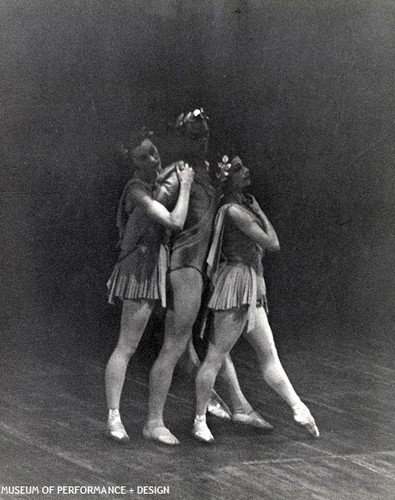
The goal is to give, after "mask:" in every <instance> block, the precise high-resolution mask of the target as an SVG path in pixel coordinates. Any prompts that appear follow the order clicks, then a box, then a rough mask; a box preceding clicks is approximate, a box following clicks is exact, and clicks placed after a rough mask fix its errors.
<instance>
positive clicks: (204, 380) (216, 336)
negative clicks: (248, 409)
mask: <svg viewBox="0 0 395 500" xmlns="http://www.w3.org/2000/svg"><path fill="white" fill-rule="evenodd" d="M245 324H246V309H245V308H243V309H233V310H230V311H216V312H215V315H214V332H213V336H212V339H211V341H210V344H209V348H208V351H207V355H206V359H205V360H204V362H203V364H202V366H201V367H200V369H199V372H198V375H197V377H196V415H205V414H206V410H207V404H208V400H209V397H210V393H211V390H212V388H213V387H214V383H215V379H216V378H217V375H218V372H219V370H220V369H221V366H222V365H223V363H224V362H225V360H226V358H227V356H228V355H229V352H230V351H231V349H232V347H233V346H234V345H235V343H236V342H237V340H238V339H239V337H240V335H241V334H242V331H243V328H244V326H245Z"/></svg>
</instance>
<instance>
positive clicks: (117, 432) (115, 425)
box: [106, 420, 130, 443]
mask: <svg viewBox="0 0 395 500" xmlns="http://www.w3.org/2000/svg"><path fill="white" fill-rule="evenodd" d="M106 436H107V437H108V438H110V439H113V440H114V441H117V442H118V443H128V442H129V441H130V438H129V436H128V434H127V432H126V430H125V427H124V426H123V423H122V422H121V420H115V421H113V422H111V421H109V422H107V429H106Z"/></svg>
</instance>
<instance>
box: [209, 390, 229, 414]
mask: <svg viewBox="0 0 395 500" xmlns="http://www.w3.org/2000/svg"><path fill="white" fill-rule="evenodd" d="M207 413H209V414H210V415H214V417H218V418H223V419H224V420H230V419H231V413H230V410H229V408H228V406H227V405H226V403H225V402H224V401H222V399H221V398H220V397H219V396H218V394H217V393H216V392H215V391H212V392H211V395H210V400H209V402H208V405H207Z"/></svg>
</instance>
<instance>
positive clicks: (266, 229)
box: [228, 205, 280, 252]
mask: <svg viewBox="0 0 395 500" xmlns="http://www.w3.org/2000/svg"><path fill="white" fill-rule="evenodd" d="M259 210H260V213H259V215H258V214H257V215H258V217H259V219H260V222H261V223H262V226H263V227H261V226H260V225H259V224H258V223H257V222H256V221H254V220H253V218H252V217H251V216H250V215H249V214H248V212H247V211H246V210H245V209H243V208H242V207H241V206H238V205H231V206H230V207H229V210H228V217H229V220H230V222H232V223H233V224H234V225H235V226H236V227H237V228H238V229H240V231H242V232H243V233H244V234H246V235H247V236H248V237H249V238H251V239H252V240H253V241H255V243H257V244H258V245H259V246H260V247H261V248H262V249H264V250H270V251H272V252H278V251H279V250H280V243H279V241H278V237H277V234H276V231H275V230H274V228H273V226H272V225H271V223H270V221H269V219H268V218H267V217H266V215H265V214H264V213H263V211H262V210H261V209H259Z"/></svg>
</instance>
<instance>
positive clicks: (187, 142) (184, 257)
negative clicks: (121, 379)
mask: <svg viewBox="0 0 395 500" xmlns="http://www.w3.org/2000/svg"><path fill="white" fill-rule="evenodd" d="M176 128H177V130H178V132H179V134H180V137H181V140H182V144H183V152H184V155H183V156H184V157H183V160H184V161H185V162H187V163H188V164H189V165H190V166H191V167H192V168H193V170H194V173H195V176H194V182H193V185H192V189H191V195H190V202H189V209H188V214H187V218H186V220H185V224H184V229H183V231H181V232H180V233H178V234H177V235H175V237H174V239H173V242H172V251H171V257H170V272H169V288H170V293H171V296H170V300H169V302H170V305H169V308H168V310H167V314H166V326H165V338H164V343H163V346H162V349H161V351H160V353H159V355H158V358H157V359H156V361H155V363H154V365H153V367H152V370H151V374H150V395H149V404H148V417H147V421H146V424H145V426H144V429H143V435H144V437H146V438H147V439H154V440H157V441H160V442H162V443H166V444H170V445H176V444H179V441H178V439H177V438H176V437H175V436H174V435H173V434H172V433H171V432H170V431H169V430H168V429H167V428H166V427H165V425H164V422H163V410H164V406H165V402H166V398H167V395H168V392H169V389H170V385H171V381H172V378H173V373H174V369H175V367H176V364H177V362H178V361H179V359H180V358H181V356H182V354H183V353H184V351H185V349H186V347H187V345H188V342H190V341H191V338H192V328H193V325H194V323H195V321H196V318H197V315H198V312H199V308H200V304H201V296H202V292H203V272H204V263H205V260H206V256H207V252H208V247H209V244H210V238H211V233H212V226H213V220H214V216H215V212H216V208H217V196H216V191H215V188H214V187H213V186H212V184H211V181H210V177H209V174H208V162H207V161H206V155H207V150H208V139H209V127H208V123H207V118H206V116H205V115H204V113H203V110H202V109H196V110H194V111H192V112H189V113H186V114H182V115H180V116H179V118H178V120H177V123H176ZM164 196H166V194H165V195H164ZM157 199H158V200H159V201H160V200H161V198H160V193H159V194H158V198H157ZM190 346H191V344H190ZM223 376H224V378H225V380H226V381H227V382H228V385H229V396H230V399H231V405H232V410H233V415H232V419H233V420H234V421H236V422H241V423H245V424H247V425H253V426H256V427H260V428H263V429H271V428H272V426H271V425H270V424H269V423H268V422H266V421H265V420H264V419H263V418H262V416H261V415H259V414H258V413H257V412H255V411H254V410H253V408H252V407H251V405H250V404H249V403H248V401H247V400H246V398H245V397H244V395H243V393H242V391H241V389H240V386H239V383H238V380H237V376H236V372H235V370H234V366H233V363H232V361H231V359H230V356H229V357H228V358H227V360H226V362H225V364H224V370H223Z"/></svg>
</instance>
